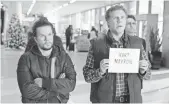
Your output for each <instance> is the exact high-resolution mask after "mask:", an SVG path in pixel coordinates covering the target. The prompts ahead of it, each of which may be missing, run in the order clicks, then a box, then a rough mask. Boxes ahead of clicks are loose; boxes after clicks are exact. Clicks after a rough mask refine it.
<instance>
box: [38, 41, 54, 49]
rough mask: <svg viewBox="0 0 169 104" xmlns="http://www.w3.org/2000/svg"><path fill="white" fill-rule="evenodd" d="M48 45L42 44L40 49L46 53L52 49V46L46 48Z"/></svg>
mask: <svg viewBox="0 0 169 104" xmlns="http://www.w3.org/2000/svg"><path fill="white" fill-rule="evenodd" d="M48 45H49V44H46V43H45V44H44V45H43V46H42V47H40V48H41V49H42V50H44V51H48V50H50V49H51V48H52V47H53V44H51V45H50V46H48Z"/></svg>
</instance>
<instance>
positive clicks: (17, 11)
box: [16, 2, 22, 24]
mask: <svg viewBox="0 0 169 104" xmlns="http://www.w3.org/2000/svg"><path fill="white" fill-rule="evenodd" d="M16 13H17V15H18V18H19V20H20V23H21V24H22V3H21V2H16Z"/></svg>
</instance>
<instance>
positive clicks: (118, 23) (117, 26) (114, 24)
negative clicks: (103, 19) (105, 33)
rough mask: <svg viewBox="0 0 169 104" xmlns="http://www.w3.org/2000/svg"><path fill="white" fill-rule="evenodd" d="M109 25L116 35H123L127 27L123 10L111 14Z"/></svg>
mask: <svg viewBox="0 0 169 104" xmlns="http://www.w3.org/2000/svg"><path fill="white" fill-rule="evenodd" d="M107 24H108V27H109V29H110V30H111V31H112V32H114V33H115V34H120V33H123V32H124V29H125V26H126V13H125V12H124V11H123V10H115V11H112V12H110V14H109V19H108V21H107Z"/></svg>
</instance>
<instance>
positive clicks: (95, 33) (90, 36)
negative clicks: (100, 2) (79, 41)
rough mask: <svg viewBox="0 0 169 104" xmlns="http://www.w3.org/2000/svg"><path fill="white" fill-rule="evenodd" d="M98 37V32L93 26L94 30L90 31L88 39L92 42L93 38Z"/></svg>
mask: <svg viewBox="0 0 169 104" xmlns="http://www.w3.org/2000/svg"><path fill="white" fill-rule="evenodd" d="M97 37H98V31H97V30H96V28H95V27H94V26H92V29H91V31H90V33H89V34H88V39H89V40H91V39H93V38H97Z"/></svg>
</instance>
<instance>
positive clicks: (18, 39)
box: [7, 14, 26, 49]
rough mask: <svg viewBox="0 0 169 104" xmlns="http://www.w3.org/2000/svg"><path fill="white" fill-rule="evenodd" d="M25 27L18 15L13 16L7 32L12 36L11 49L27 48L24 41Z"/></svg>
mask: <svg viewBox="0 0 169 104" xmlns="http://www.w3.org/2000/svg"><path fill="white" fill-rule="evenodd" d="M23 32H24V31H23V27H22V25H21V24H20V22H19V18H18V16H17V15H16V14H13V15H12V18H11V20H10V23H9V29H8V31H7V34H8V36H10V38H11V39H10V41H9V47H10V48H16V49H19V48H21V47H25V45H26V43H25V42H24V39H23V35H24V34H23Z"/></svg>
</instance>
